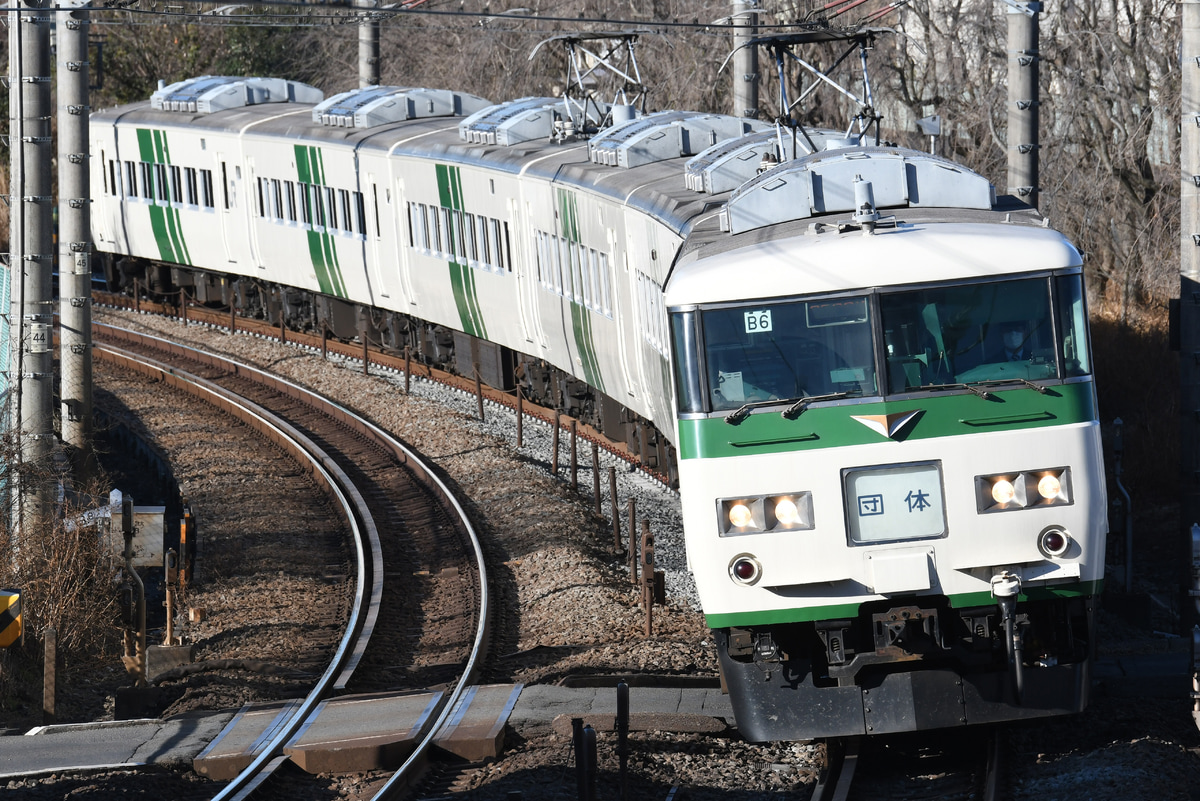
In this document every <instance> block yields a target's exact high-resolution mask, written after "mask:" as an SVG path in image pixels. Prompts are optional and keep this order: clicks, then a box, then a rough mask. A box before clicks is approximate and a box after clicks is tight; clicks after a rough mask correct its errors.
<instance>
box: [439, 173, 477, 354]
mask: <svg viewBox="0 0 1200 801" xmlns="http://www.w3.org/2000/svg"><path fill="white" fill-rule="evenodd" d="M434 169H435V172H436V174H437V185H438V203H439V205H441V207H442V208H444V209H450V210H451V211H457V212H462V211H464V209H463V190H462V171H461V170H460V169H459V168H458V167H451V166H449V165H446V164H438V165H435V168H434ZM447 219H448V220H449V224H450V230H448V231H447V232H446V238H447V239H448V240H449V243H450V251H451V252H450V256H451V259H450V288H451V289H452V290H453V292H454V306H455V308H457V309H458V319H459V322H460V324H461V327H462V330H463V331H465V332H466V333H468V334H470V335H471V336H475V337H479V338H481V339H487V326H486V325H485V324H484V321H483V309H481V308H480V306H479V292H478V290H477V288H476V285H475V271H474V270H473V269H471V267H470V265H468V264H467V254H466V253H458V252H456V249H457V246H458V243H459V232H458V230H457V228H456V226H457V225H458V217H457V215H454V214H451V215H448V217H447ZM465 233H470V232H465ZM463 238H464V239H465V236H464V237H463Z"/></svg>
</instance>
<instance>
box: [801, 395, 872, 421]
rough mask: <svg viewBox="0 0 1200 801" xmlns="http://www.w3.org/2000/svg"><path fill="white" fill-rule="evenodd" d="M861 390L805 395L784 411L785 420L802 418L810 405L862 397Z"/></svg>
mask: <svg viewBox="0 0 1200 801" xmlns="http://www.w3.org/2000/svg"><path fill="white" fill-rule="evenodd" d="M861 394H862V390H861V389H854V390H849V391H847V392H830V393H829V394H827V395H805V396H804V397H803V398H797V399H796V402H795V403H793V404H792V405H791V406H789V407H787V408H786V409H784V410H783V416H784V418H786V419H788V420H795V419H796V418H797V417H799V416H800V414H801V412H803V411H804V410H805V409H807V408H808V405H809V404H810V403H820V402H821V401H833V400H841V399H842V398H848V397H850V396H851V395H861Z"/></svg>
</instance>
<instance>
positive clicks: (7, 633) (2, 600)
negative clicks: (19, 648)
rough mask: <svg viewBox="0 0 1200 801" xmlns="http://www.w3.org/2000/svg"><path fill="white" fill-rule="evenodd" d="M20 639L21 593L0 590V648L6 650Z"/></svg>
mask: <svg viewBox="0 0 1200 801" xmlns="http://www.w3.org/2000/svg"><path fill="white" fill-rule="evenodd" d="M20 639H21V593H19V592H18V591H16V590H0V648H8V647H10V646H12V645H14V644H16V643H17V641H19V640H20Z"/></svg>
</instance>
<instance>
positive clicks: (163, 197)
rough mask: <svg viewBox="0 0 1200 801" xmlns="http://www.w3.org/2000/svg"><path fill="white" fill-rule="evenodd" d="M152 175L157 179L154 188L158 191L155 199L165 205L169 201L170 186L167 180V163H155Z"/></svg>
mask: <svg viewBox="0 0 1200 801" xmlns="http://www.w3.org/2000/svg"><path fill="white" fill-rule="evenodd" d="M154 177H155V178H156V179H157V180H156V181H155V186H154V188H155V189H156V190H157V191H158V196H157V197H156V198H155V200H157V201H158V202H159V203H161V204H162V205H164V206H165V205H167V204H168V203H170V202H171V188H170V185H169V183H168V181H167V165H166V164H155V165H154Z"/></svg>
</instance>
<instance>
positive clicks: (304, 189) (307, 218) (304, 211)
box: [300, 184, 313, 227]
mask: <svg viewBox="0 0 1200 801" xmlns="http://www.w3.org/2000/svg"><path fill="white" fill-rule="evenodd" d="M312 219H313V217H312V186H311V185H309V184H300V221H301V222H302V223H304V224H305V225H306V226H309V227H312Z"/></svg>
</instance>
